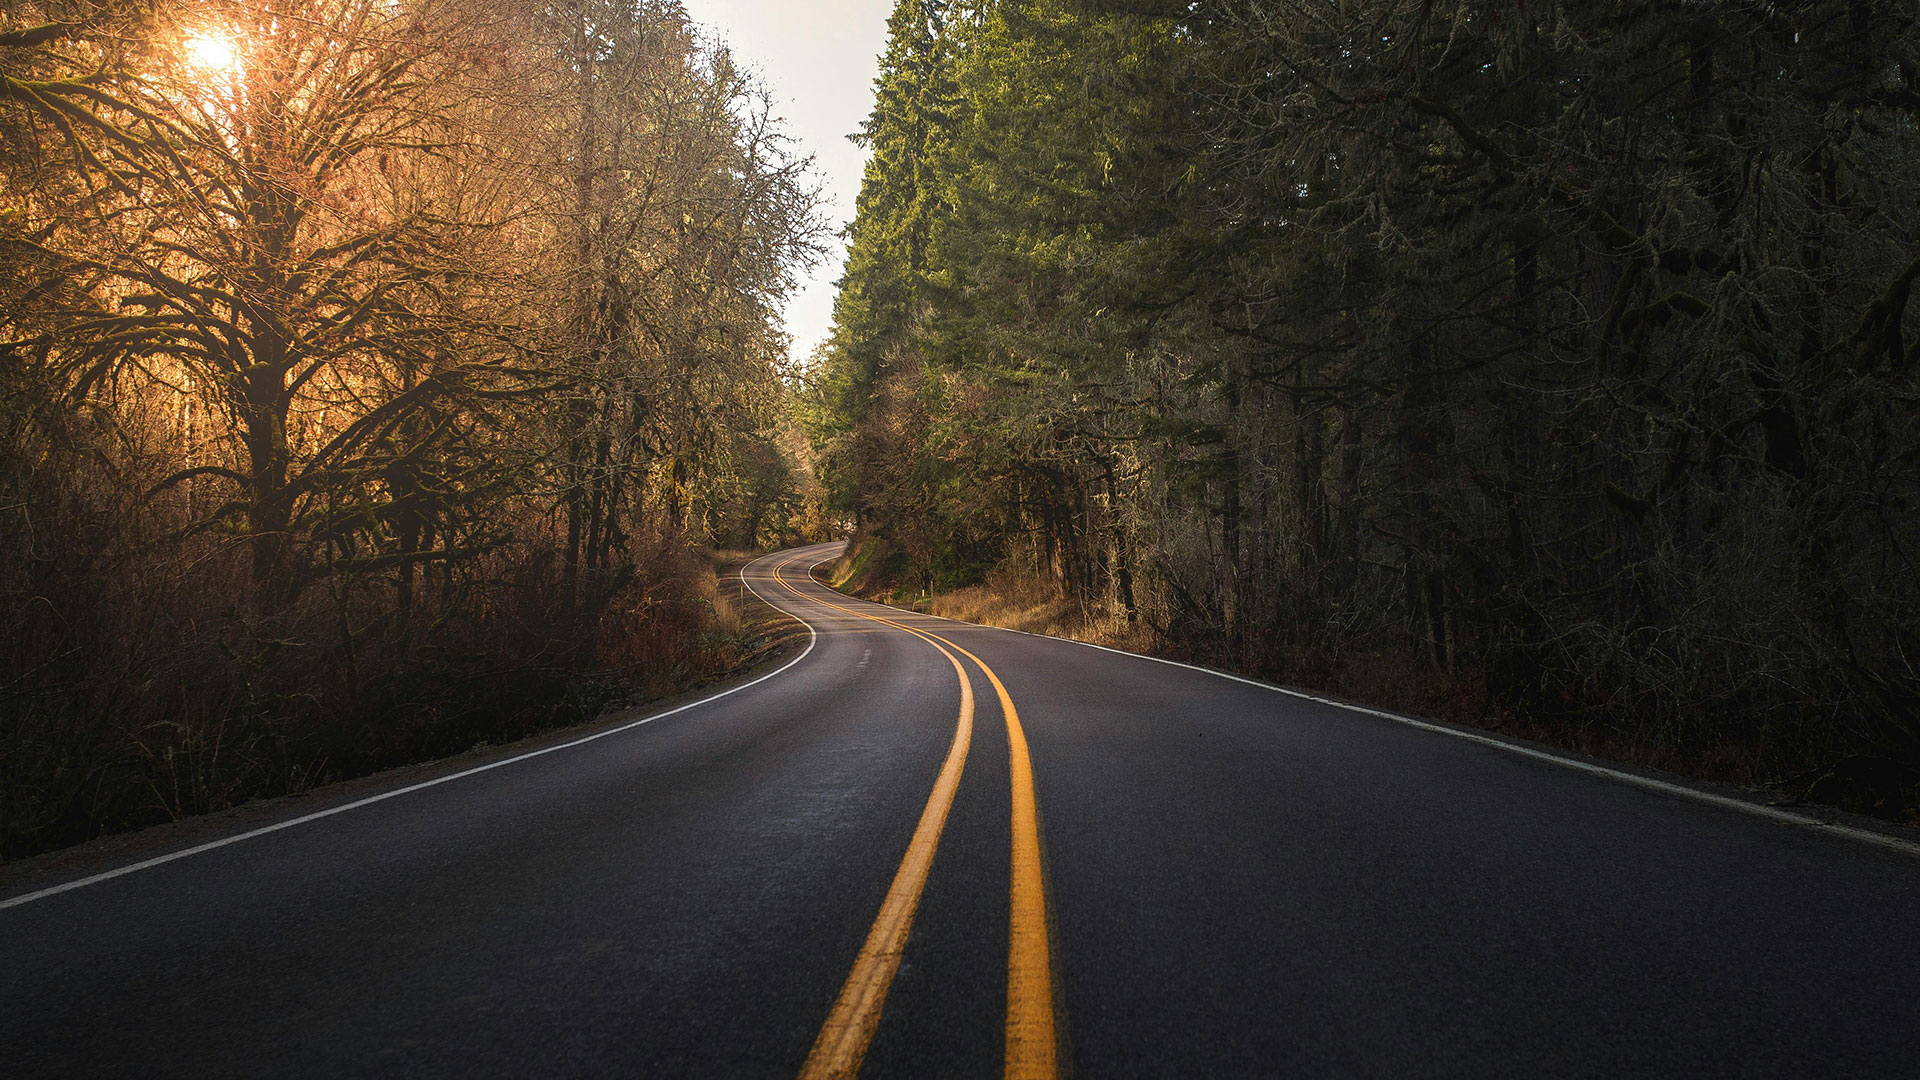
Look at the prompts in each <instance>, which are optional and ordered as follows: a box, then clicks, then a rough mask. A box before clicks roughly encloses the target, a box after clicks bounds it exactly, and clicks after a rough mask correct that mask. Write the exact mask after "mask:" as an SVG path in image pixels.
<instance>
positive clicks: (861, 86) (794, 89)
mask: <svg viewBox="0 0 1920 1080" xmlns="http://www.w3.org/2000/svg"><path fill="white" fill-rule="evenodd" d="M683 2H684V3H685V5H686V8H687V13H688V14H689V15H691V16H693V19H694V21H695V22H698V23H700V24H702V25H704V26H706V27H707V28H708V29H710V30H711V31H713V33H714V34H715V35H716V36H717V37H718V38H720V39H721V40H722V41H723V42H725V44H726V45H727V47H728V48H730V49H731V50H733V58H734V62H735V63H736V64H739V65H741V66H742V67H747V68H751V69H753V70H754V71H757V72H758V73H759V74H760V76H761V78H762V79H763V80H764V81H765V83H766V85H767V88H768V90H770V91H771V92H772V95H773V101H774V105H775V107H776V109H777V111H778V113H779V115H781V116H782V117H784V118H785V119H786V121H787V122H786V125H785V127H786V130H787V133H788V134H789V135H791V136H793V138H794V140H795V141H796V142H797V143H798V144H799V149H800V151H801V152H802V153H806V154H812V155H813V157H814V166H815V169H816V170H817V172H818V174H819V175H818V179H819V181H820V183H821V184H822V186H823V187H824V188H825V193H824V194H825V198H826V204H825V205H824V206H823V207H822V214H823V216H825V217H826V218H827V220H828V221H829V222H830V223H831V226H832V228H833V230H834V232H835V233H838V231H839V229H840V227H841V226H842V225H845V224H846V223H847V221H848V220H850V219H851V218H852V217H853V203H854V199H855V197H856V196H858V195H859V194H860V176H861V173H862V171H863V170H865V168H866V160H867V154H866V151H864V150H862V149H860V148H859V147H857V146H855V145H853V144H852V143H851V142H848V141H847V136H848V135H850V134H852V133H853V132H855V131H858V130H859V129H860V125H861V124H862V123H864V122H865V121H866V119H867V113H868V112H869V111H871V110H872V108H873V78H874V75H875V73H876V72H877V71H878V70H879V62H880V53H881V50H883V49H885V48H886V44H887V16H888V15H890V14H891V13H892V12H893V0H683ZM829 249H830V250H829V254H828V257H827V258H826V259H825V260H824V261H823V262H822V263H821V264H820V265H819V266H817V267H815V268H814V271H813V273H812V274H811V275H810V276H809V277H808V279H807V280H806V281H805V282H804V283H803V284H802V286H801V288H800V290H799V292H798V293H797V294H795V295H794V296H793V297H792V298H791V299H790V300H788V302H787V312H786V321H787V332H788V333H789V334H791V335H793V357H794V358H795V359H797V360H805V359H807V358H808V357H809V356H811V355H812V353H813V350H814V347H815V346H816V345H818V344H819V343H820V342H822V341H824V340H826V337H827V333H828V331H829V330H830V329H831V328H832V324H833V296H834V291H835V290H834V284H833V283H834V281H835V280H837V279H838V278H839V277H840V268H841V265H842V263H843V262H844V261H845V257H846V251H845V247H844V245H843V243H842V241H841V240H840V239H839V238H838V236H835V237H833V238H832V239H830V241H829Z"/></svg>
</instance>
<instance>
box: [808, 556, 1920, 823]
mask: <svg viewBox="0 0 1920 1080" xmlns="http://www.w3.org/2000/svg"><path fill="white" fill-rule="evenodd" d="M815 565H816V566H817V565H819V564H818V563H816V564H815ZM827 587H828V588H832V586H831V585H829V586H827ZM835 591H836V592H838V591H839V590H837V589H836V590H835ZM854 599H858V597H855V598H854ZM881 606H883V607H888V606H891V605H884V604H883V605H881ZM893 610H895V611H899V610H902V609H900V608H894V609H893ZM908 614H911V615H920V616H923V617H925V618H929V619H939V620H940V621H941V622H950V623H958V624H959V625H961V626H975V627H979V628H980V629H982V630H1002V631H1005V632H1006V633H1009V634H1020V635H1022V636H1024V637H1033V638H1041V639H1044V640H1046V641H1061V642H1065V643H1066V644H1069V645H1081V646H1085V647H1086V648H1089V649H1099V650H1100V651H1101V652H1107V653H1113V654H1114V655H1115V656H1128V657H1132V658H1133V659H1135V660H1148V661H1151V662H1153V663H1156V664H1166V665H1167V666H1168V667H1177V668H1185V669H1187V670H1188V671H1197V672H1200V673H1201V674H1202V675H1212V676H1214V677H1215V678H1219V679H1227V680H1229V681H1231V682H1237V683H1245V684H1246V685H1248V686H1255V687H1259V688H1260V689H1262V690H1271V691H1273V692H1274V693H1276V694H1285V695H1287V696H1288V697H1293V698H1299V699H1301V700H1303V701H1311V702H1313V703H1315V704H1317V705H1329V706H1332V707H1333V708H1336V709H1345V710H1347V711H1348V712H1357V713H1361V714H1364V715H1366V716H1375V717H1379V718H1380V719H1382V720H1391V721H1393V722H1394V723H1396V724H1404V725H1406V726H1407V727H1411V728H1418V729H1420V730H1421V731H1431V732H1433V733H1434V734H1437V735H1450V736H1452V737H1453V738H1456V739H1464V740H1466V741H1467V742H1471V743H1479V744H1480V745H1482V746H1490V747H1493V748H1494V749H1496V750H1505V751H1506V752H1508V753H1510V754H1518V755H1520V756H1521V757H1529V758H1533V759H1535V760H1538V761H1547V762H1552V763H1553V764H1555V765H1560V766H1563V767H1565V768H1569V769H1577V770H1579V771H1580V772H1584V773H1590V774H1592V775H1594V776H1603V777H1606V778H1607V779H1609V780H1618V781H1620V782H1622V783H1626V784H1632V785H1633V786H1635V787H1639V788H1645V789H1647V790H1649V791H1657V792H1660V793H1661V794H1663V795H1673V796H1676V797H1678V798H1682V799H1691V800H1692V801H1694V802H1700V803H1706V804H1708V805H1710V806H1718V807H1722V808H1724V809H1728V810H1738V811H1740V812H1742V813H1746V814H1752V815H1754V816H1755V817H1763V818H1768V819H1771V820H1773V821H1778V822H1782V823H1784V824H1788V825H1798V826H1801V827H1803V828H1808V829H1813V830H1815V831H1817V832H1823V833H1831V834H1834V835H1836V836H1844V837H1846V838H1848V839H1849V840H1857V841H1859V842H1861V843H1863V844H1872V845H1874V846H1876V847H1881V848H1885V849H1887V850H1889V851H1897V852H1900V853H1901V854H1903V855H1912V856H1916V857H1920V844H1916V843H1914V842H1913V841H1911V840H1903V839H1901V838H1899V837H1897V836H1888V835H1886V834H1884V833H1877V832H1874V831H1872V830H1870V829H1860V828H1855V827H1854V826H1852V825H1840V824H1836V823H1833V822H1826V821H1821V820H1820V819H1819V818H1815V817H1808V816H1807V815H1805V814H1796V813H1794V812H1792V811H1790V810H1782V809H1780V808H1779V807H1776V806H1766V805H1764V804H1761V803H1755V802H1748V801H1746V800H1744V799H1735V798H1730V797H1728V796H1726V795H1716V794H1714V793H1713V792H1711V791H1701V790H1700V789H1698V788H1691V787H1687V786H1686V785H1684V784H1675V783H1671V782H1669V781H1666V780H1657V779H1655V778H1653V777H1651V776H1641V775H1638V774H1637V773H1630V772H1627V771H1625V770H1623V769H1612V768H1608V767H1607V766H1605V765H1595V764H1593V763H1592V762H1588V761H1581V760H1579V759H1578V758H1570V757H1565V756H1563V755H1560V754H1555V753H1551V752H1549V751H1546V750H1536V749H1534V748H1533V747H1531V746H1521V745H1520V744H1518V743H1511V742H1507V741H1506V740H1504V739H1498V738H1495V737H1493V736H1492V735H1483V734H1480V733H1478V732H1473V731H1461V730H1459V729H1458V728H1451V727H1448V726H1446V725H1445V724H1436V723H1434V722H1432V721H1430V720H1421V719H1418V718H1416V717H1412V716H1403V715H1401V714H1400V713H1393V712H1388V711H1386V710H1385V709H1374V708H1369V707H1367V706H1365V705H1354V704H1350V703H1348V702H1345V701H1335V700H1334V699H1332V698H1324V697H1319V696H1318V695H1315V694H1309V693H1307V692H1305V691H1304V690H1290V689H1288V688H1287V687H1284V686H1275V685H1274V684H1273V683H1267V682H1261V681H1260V680H1258V679H1249V678H1246V677H1245V676H1242V675H1230V674H1228V673H1227V672H1224V671H1215V670H1214V669H1212V668H1204V667H1200V666H1199V665H1197V664H1183V663H1181V662H1180V661H1178V660H1168V659H1166V658H1164V657H1159V656H1148V655H1147V654H1145V653H1136V652H1128V651H1126V650H1125V649H1115V648H1112V647H1110V646H1107V645H1095V644H1094V643H1093V642H1091V641H1077V640H1075V639H1073V638H1064V637H1054V636H1053V635H1052V634H1036V633H1033V632H1031V631H1028V630H1015V629H1013V628H1012V627H1009V626H988V625H986V624H985V623H974V622H967V621H966V620H965V619H949V618H947V617H946V616H945V615H935V614H933V613H932V612H928V611H909V612H908Z"/></svg>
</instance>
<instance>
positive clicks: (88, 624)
mask: <svg viewBox="0 0 1920 1080" xmlns="http://www.w3.org/2000/svg"><path fill="white" fill-rule="evenodd" d="M0 11H3V12H4V14H0V145H3V146H4V152H3V153H0V857H13V856H17V855H22V854H27V853H31V852H34V851H39V850H44V849H46V848H49V847H53V846H58V845H61V844H66V843H72V842H75V841H78V840H84V839H87V838H90V837H92V836H95V835H98V834H99V833H100V832H102V831H109V830H114V829H121V828H129V827H133V826H137V825H141V824H146V823H150V822H154V821H163V820H167V819H169V818H176V817H180V816H183V815H186V814H192V813H199V812H205V811H209V810H219V809H223V808H225V807H228V806H232V805H234V804H236V803H238V802H241V801H245V800H247V799H250V798H254V797H259V796H271V795H279V794H285V793H289V792H296V791H300V790H303V789H305V788H308V787H310V786H312V785H314V784H317V783H322V782H326V781H328V780H332V779H337V778H341V777H350V776H355V775H359V774H363V773H366V772H370V771H373V770H375V769H378V768H382V767H385V766H388V765H392V764H396V763H403V762H407V761H413V760H418V759H420V758H423V757H426V756H431V755H437V754H445V753H451V752H456V751H461V750H465V749H467V748H469V747H471V746H473V745H475V744H476V743H487V742H489V741H491V742H495V743H498V742H503V741H506V740H510V739H513V738H517V737H520V736H522V735H525V734H527V733H529V732H534V731H538V730H540V729H542V728H545V727H550V726H553V725H556V724H560V723H564V722H567V721H569V720H577V719H580V718H583V717H589V716H591V715H593V713H594V712H595V711H596V710H598V709H599V708H600V707H601V706H603V705H606V704H609V703H618V702H620V701H622V700H629V699H633V698H636V697H638V698H645V697H648V696H657V695H659V694H663V693H669V692H672V691H675V690H678V689H682V688H684V687H686V686H687V685H690V684H691V683H693V682H694V681H697V680H699V679H701V678H704V677H708V676H711V675H713V674H714V673H716V672H718V671H722V670H725V669H726V668H727V667H728V666H729V665H732V664H734V663H737V662H738V661H739V660H740V653H741V651H742V649H743V648H745V647H746V642H744V641H743V639H742V635H741V632H740V626H739V622H740V619H739V612H738V611H737V610H731V609H730V608H729V605H728V604H727V603H726V601H725V598H724V597H723V596H720V595H719V594H718V593H717V592H716V590H715V586H714V572H713V569H712V563H711V562H709V561H708V558H707V557H706V553H707V552H709V551H711V550H713V549H724V548H736V549H742V548H754V547H759V546H766V545H777V544H779V543H781V542H784V541H791V540H794V539H798V538H801V537H802V536H807V535H811V533H810V532H809V530H812V531H816V532H817V531H818V529H819V528H820V527H821V524H820V523H821V521H822V519H821V517H820V514H821V507H820V505H819V500H818V499H815V500H814V501H813V502H812V503H811V504H809V503H808V502H807V499H806V496H805V490H804V483H803V481H804V479H805V477H804V475H803V474H802V473H801V472H797V471H796V469H797V468H799V466H798V465H797V462H798V459H797V458H796V456H795V448H796V447H803V446H804V437H803V436H801V435H800V434H799V433H798V431H797V429H795V428H794V427H793V425H792V423H791V421H790V414H789V409H788V406H787V400H788V389H787V387H788V382H787V376H788V374H789V372H788V371H787V370H786V368H787V362H786V350H787V342H786V337H785V334H784V332H783V331H782V329H781V323H780V318H779V312H780V309H781V307H782V304H783V302H784V298H785V297H786V295H787V294H788V293H789V292H790V291H791V289H792V288H793V286H794V282H795V280H796V277H795V275H796V273H797V272H798V271H799V270H800V269H802V268H804V267H805V266H807V265H809V264H810V263H811V262H812V260H814V259H816V258H817V257H818V256H819V255H820V253H821V252H822V250H823V247H822V245H823V241H824V240H825V238H826V237H825V233H824V225H823V223H822V220H821V218H820V216H819V213H818V205H817V204H818V198H817V193H816V188H815V186H814V180H813V177H812V175H811V173H810V171H809V165H808V162H807V160H806V159H805V158H804V156H803V155H801V154H799V153H798V152H797V150H796V148H795V147H794V146H793V144H792V143H791V142H790V141H789V140H788V139H787V138H786V137H785V136H784V135H783V133H782V130H781V127H780V125H779V124H778V122H777V121H776V120H775V117H774V114H773V112H772V109H771V106H770V103H769V99H768V96H767V94H766V92H765V91H764V89H763V88H762V87H761V86H760V85H759V84H758V83H757V82H756V81H755V80H754V79H753V78H752V77H750V76H749V75H747V74H746V73H744V72H743V71H741V70H740V69H739V68H738V67H736V65H735V64H734V62H733V60H732V59H731V57H730V56H729V54H728V52H727V50H726V49H725V48H724V47H723V46H722V45H720V44H719V43H718V42H716V41H714V40H712V39H711V38H709V37H708V36H707V35H706V34H705V32H704V31H700V30H698V29H696V27H695V26H694V25H693V24H692V23H691V22H690V20H689V17H688V15H687V13H686V12H685V11H684V10H683V9H682V7H681V5H680V4H679V3H678V2H677V0H572V2H569V3H559V4H533V5H525V4H517V3H510V2H501V0H265V2H244V3H243V2H239V0H197V2H191V3H189V2H184V0H34V2H29V3H8V4H6V5H5V7H4V9H0ZM809 515H811V516H809Z"/></svg>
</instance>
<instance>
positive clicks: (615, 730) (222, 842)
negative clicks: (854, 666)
mask: <svg viewBox="0 0 1920 1080" xmlns="http://www.w3.org/2000/svg"><path fill="white" fill-rule="evenodd" d="M777 554H779V552H774V553H773V554H770V555H763V556H761V557H760V558H758V559H755V560H754V561H753V562H751V563H748V564H747V565H746V566H742V567H741V568H740V584H742V585H745V586H746V588H747V591H748V592H750V593H752V594H753V595H754V596H755V597H756V598H758V599H759V600H760V602H761V603H763V604H766V605H767V606H768V607H771V608H773V609H774V610H775V611H778V612H780V613H781V614H782V615H785V616H787V617H788V618H790V619H792V620H794V621H795V622H797V623H799V624H800V625H802V626H804V627H806V628H807V647H806V648H805V649H802V650H801V651H800V655H799V656H796V657H794V658H793V659H791V660H789V661H787V662H786V663H784V664H782V665H780V666H779V667H777V668H775V669H773V670H772V671H769V672H767V673H766V674H765V675H762V676H760V677H759V678H757V679H754V680H753V681H752V682H744V683H741V684H740V685H739V686H734V687H729V688H728V689H725V690H722V691H720V692H719V693H717V694H714V695H712V696H710V697H703V698H700V699H698V700H696V701H689V702H687V703H686V704H684V705H679V706H676V707H674V708H671V709H668V710H666V711H665V712H659V713H655V714H653V715H652V716H646V717H642V718H641V719H638V720H633V721H629V722H627V723H625V724H621V725H620V726H619V727H612V728H608V729H607V730H605V731H596V732H594V733H593V734H591V735H587V736H584V737H582V738H578V739H574V740H571V741H569V742H563V743H560V744H558V745H555V746H548V747H543V748H541V749H539V750H532V751H528V752H527V753H524V754H518V755H515V756H514V757H510V758H503V759H501V760H499V761H494V762H489V763H487V764H485V765H479V766H475V767H474V768H471V769H462V770H461V771H459V772H456V773H448V774H447V775H445V776H436V777H434V778H433V779H432V780H423V781H421V782H420V783H417V784H408V785H407V786H406V787H400V788H394V789H393V790H392V791H383V792H381V793H380V794H378V795H369V796H367V797H366V798H364V799H356V800H354V801H353V802H350V803H342V804H341V805H339V806H334V807H329V808H327V809H325V810H316V811H314V812H313V813H311V814H303V815H301V816H300V817H297V818H289V819H287V820H286V821H280V822H275V823H274V824H272V825H263V826H261V827H260V828H257V829H249V830H247V831H246V832H243V833H236V834H234V835H233V836H225V837H221V838H220V839H218V840H209V841H208V842H206V843H204V844H196V845H194V846H193V847H190V848H183V849H181V850H179V851H173V852H169V853H167V854H165V855H156V856H154V857H153V858H151V859H142V860H140V861H139V862H135V863H128V864H127V865H125V866H122V867H118V868H116V869H113V870H107V871H104V872H102V873H98V874H91V875H89V876H87V877H83V878H77V879H75V880H73V881H69V882H66V883H64V884H60V885H52V886H49V887H47V888H44V889H40V890H38V891H36V892H30V893H22V894H21V895H19V896H14V897H9V898H8V899H5V900H0V911H5V910H6V909H7V908H13V907H20V906H21V905H23V904H31V903H33V902H34V901H35V900H44V899H46V898H47V897H50V896H58V895H59V894H61V893H63V892H71V891H73V890H74V889H83V888H86V887H87V886H89V885H98V884H100V883H101V882H103V881H112V880H113V879H114V878H117V877H125V876H126V875H128V874H134V873H138V872H140V871H142V870H151V869H152V868H154V867H156V866H164V865H165V864H167V863H170V862H174V861H176V860H179V859H185V858H188V857H189V856H193V855H200V854H203V853H205V852H209V851H213V850H214V849H216V848H223V847H226V846H227V845H228V844H237V843H239V842H241V841H242V840H252V839H254V838H255V837H259V836H265V835H267V834H268V833H276V832H279V831H280V830H282V829H291V828H293V827H294V826H295V825H305V824H306V823H308V822H310V821H319V820H320V819H321V818H327V817H332V816H333V815H335V814H344V813H346V812H347V811H349V810H358V809H359V808H361V807H363V806H372V805H373V804H374V803H377V802H385V801H387V800H388V799H395V798H399V797H400V796H402V795H410V794H412V793H413V792H416V791H423V790H425V789H427V788H430V787H437V786H439V785H441V784H445V783H448V782H449V781H453V780H460V779H464V778H465V777H469V776H475V775H478V774H480V773H483V772H490V771H492V770H494V769H498V768H500V767H502V766H504V765H513V764H517V763H519V762H522V761H528V760H531V759H533V758H537V757H542V756H545V755H547V754H551V753H554V752H556V751H560V750H570V749H572V748H573V747H576V746H582V745H585V744H586V743H590V742H594V741H596V740H599V739H604V738H607V737H608V736H610V735H618V734H620V733H621V732H623V731H632V730H633V729H634V728H637V727H639V726H641V725H642V724H651V723H653V722H654V721H655V720H664V719H666V718H667V717H669V716H672V715H674V714H675V713H683V712H686V711H687V710H688V709H692V708H697V707H698V706H701V705H706V704H709V703H711V702H715V701H719V700H720V699H721V698H723V697H727V696H729V695H732V694H737V693H739V692H740V691H742V690H745V689H747V688H749V687H753V686H758V685H760V684H761V683H763V682H766V681H767V680H768V679H771V678H773V677H774V676H775V675H779V674H781V673H783V672H785V671H786V670H787V669H788V668H791V667H792V666H794V665H795V664H798V663H799V662H800V661H802V660H805V659H806V658H807V654H808V653H811V652H812V651H813V647H814V645H815V644H817V643H818V642H819V640H820V635H819V633H818V632H816V631H815V630H814V628H813V624H811V623H809V622H807V620H805V619H803V618H801V617H799V616H798V615H795V614H794V613H793V612H791V611H788V610H786V609H785V608H782V607H780V606H778V605H776V604H774V603H772V602H771V601H769V600H768V599H767V598H766V597H764V596H761V595H760V591H759V590H758V589H755V588H754V587H753V586H752V584H750V583H749V582H748V581H747V567H748V566H752V565H754V563H759V562H764V561H765V560H767V559H770V558H772V557H773V555H777ZM822 561H824V560H822ZM814 565H816V566H817V565H819V564H818V563H815V564H814Z"/></svg>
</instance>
